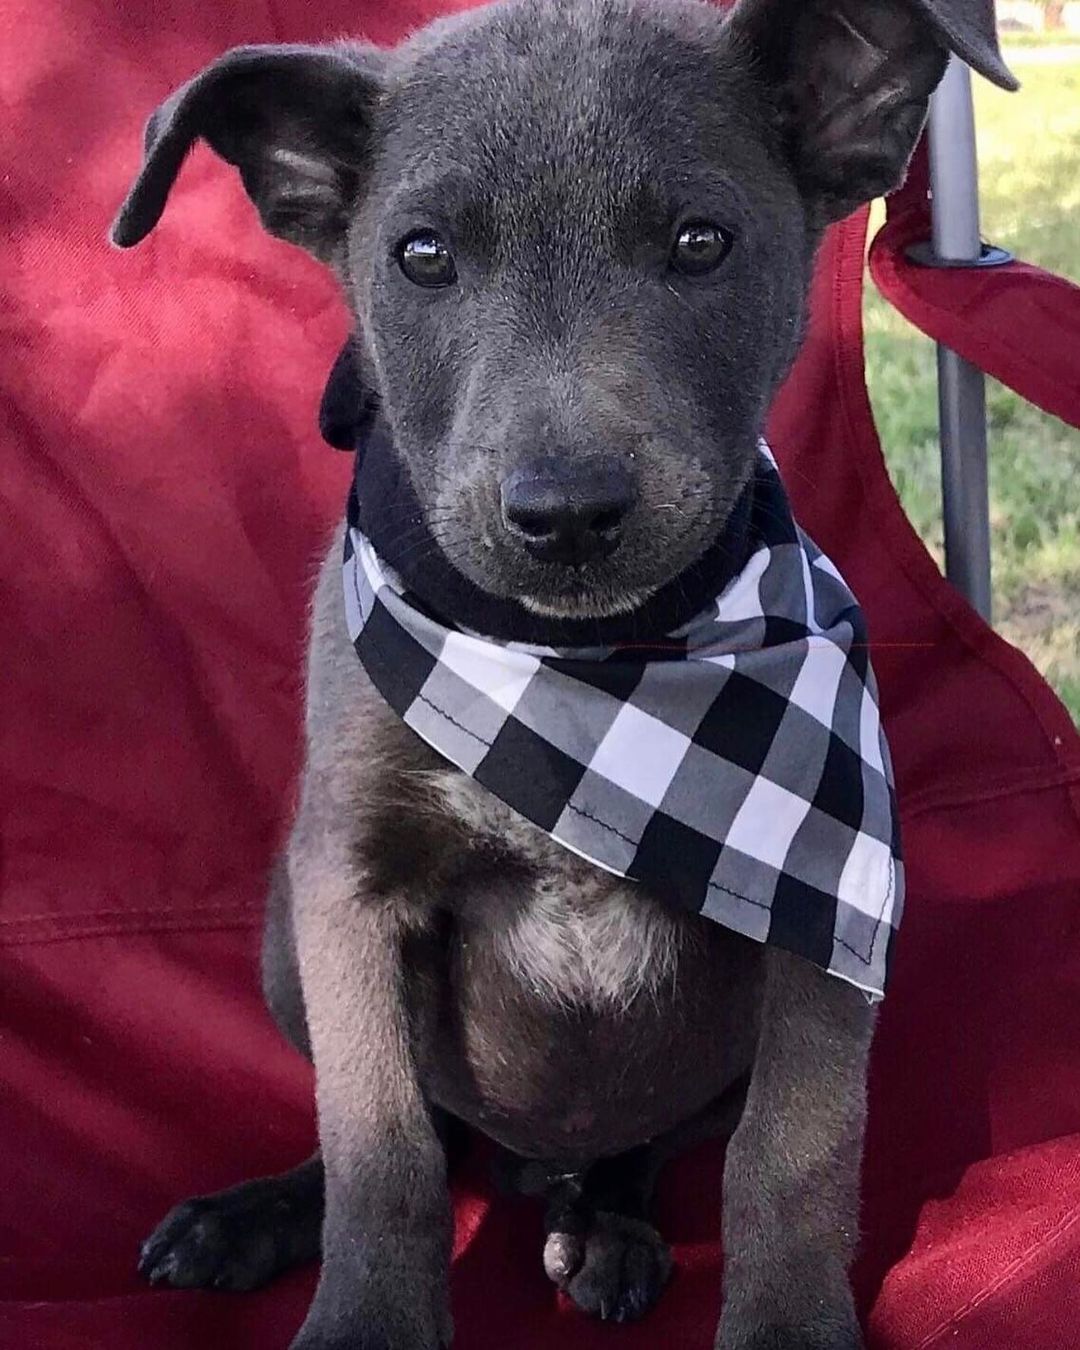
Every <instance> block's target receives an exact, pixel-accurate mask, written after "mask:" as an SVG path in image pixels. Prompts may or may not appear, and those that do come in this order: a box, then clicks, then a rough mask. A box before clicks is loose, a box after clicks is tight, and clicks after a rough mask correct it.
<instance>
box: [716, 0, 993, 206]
mask: <svg viewBox="0 0 1080 1350" xmlns="http://www.w3.org/2000/svg"><path fill="white" fill-rule="evenodd" d="M729 23H730V26H731V28H730V31H731V32H732V34H733V35H734V36H736V38H737V39H738V40H739V41H740V43H741V44H744V45H745V46H746V47H747V48H748V49H749V52H750V55H751V57H752V59H753V60H754V63H755V66H756V68H757V70H758V72H759V74H760V75H761V77H763V78H764V79H765V80H766V81H767V82H768V84H769V85H770V86H771V90H770V94H771V96H772V97H773V98H774V99H775V102H776V107H777V110H778V115H779V119H780V127H781V132H782V134H783V136H784V138H785V141H786V143H787V145H788V148H789V153H790V155H791V157H792V162H793V164H794V166H795V170H796V174H797V176H798V179H799V181H800V184H801V185H802V188H803V191H804V193H805V194H806V196H807V197H808V198H809V199H810V200H811V202H812V203H813V204H814V205H815V206H816V208H817V209H818V211H819V212H820V214H821V216H822V217H823V219H824V220H838V219H840V218H841V217H843V216H845V215H847V214H848V212H850V211H852V210H854V209H855V207H857V206H860V205H861V204H862V203H863V202H867V201H870V200H871V199H872V198H873V197H877V196H880V195H882V194H883V193H886V192H891V191H892V189H893V188H895V187H896V186H898V184H899V183H900V182H901V181H902V180H903V177H904V173H905V172H906V170H907V165H908V161H909V160H910V158H911V154H912V151H913V150H914V148H915V144H916V142H917V140H918V138H919V133H920V132H921V130H922V127H923V123H924V122H925V120H926V114H927V110H928V108H929V103H930V95H931V94H932V93H933V91H934V89H935V88H936V87H937V84H938V82H939V81H940V79H941V77H942V75H943V74H944V73H945V65H946V62H947V60H948V54H949V52H955V53H956V55H958V56H960V57H962V58H963V59H964V60H965V61H967V62H968V63H969V64H970V65H971V66H973V67H974V69H975V70H977V71H978V72H979V73H980V74H981V75H984V76H986V78H987V79H988V80H992V81H993V82H994V83H995V84H996V85H999V86H1000V87H1001V88H1002V89H1016V88H1017V87H1018V85H1017V81H1016V79H1015V78H1014V77H1013V75H1012V74H1011V72H1010V71H1009V69H1008V67H1007V66H1006V65H1005V62H1004V61H1003V59H1002V56H1001V51H1000V48H999V47H998V40H997V30H996V26H995V22H994V0H740V2H739V3H738V4H737V5H736V7H735V9H734V10H733V11H732V14H731V18H730V20H729Z"/></svg>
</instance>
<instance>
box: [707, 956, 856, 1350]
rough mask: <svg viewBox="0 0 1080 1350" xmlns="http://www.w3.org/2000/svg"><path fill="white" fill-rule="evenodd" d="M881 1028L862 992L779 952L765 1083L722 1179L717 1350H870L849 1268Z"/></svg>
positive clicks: (764, 1029) (750, 1100) (772, 962)
mask: <svg viewBox="0 0 1080 1350" xmlns="http://www.w3.org/2000/svg"><path fill="white" fill-rule="evenodd" d="M873 1027H874V1013H873V1010H872V1009H871V1007H870V1006H869V1005H868V1003H867V1001H866V999H865V997H864V996H863V995H862V994H861V993H860V992H859V991H858V990H857V989H854V988H852V987H851V986H850V985H847V984H844V983H842V982H841V981H840V980H838V979H836V978H835V976H831V975H825V974H823V973H822V972H821V971H819V970H817V969H816V968H815V967H813V966H811V965H809V964H807V963H805V962H801V961H799V960H797V959H796V958H795V957H792V956H788V955H787V954H786V953H784V952H780V951H776V950H770V951H769V953H768V978H767V982H766V989H765V996H764V1004H763V1009H762V1023H761V1032H760V1038H759V1043H758V1050H757V1056H756V1058H755V1062H754V1070H753V1076H752V1079H751V1084H750V1090H749V1094H748V1096H747V1101H746V1108H745V1111H744V1114H743V1117H742V1120H741V1121H740V1123H739V1126H738V1128H737V1129H736V1131H735V1133H734V1135H733V1136H732V1139H731V1143H730V1145H729V1147H728V1155H727V1162H726V1166H725V1171H724V1307H723V1312H722V1315H721V1318H720V1329H719V1331H718V1333H717V1340H716V1346H717V1350H861V1347H862V1344H863V1342H862V1337H861V1334H860V1332H859V1327H858V1323H857V1321H856V1318H855V1311H854V1306H853V1303H852V1297H851V1290H850V1286H849V1283H848V1267H849V1266H850V1264H851V1260H852V1257H853V1255H854V1249H855V1242H856V1237H857V1228H858V1208H859V1173H860V1166H861V1161H862V1139H863V1127H864V1122H865V1115H866V1104H865V1103H866V1060H867V1054H868V1051H869V1048H870V1041H871V1038H872V1035H873Z"/></svg>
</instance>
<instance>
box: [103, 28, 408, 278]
mask: <svg viewBox="0 0 1080 1350" xmlns="http://www.w3.org/2000/svg"><path fill="white" fill-rule="evenodd" d="M384 58H385V53H384V52H382V51H380V50H379V49H377V48H375V47H369V46H363V45H355V44H341V45H340V46H334V47H301V46H294V47H287V46H280V47H275V46H268V47H238V48H236V49H235V50H234V51H231V52H228V53H226V55H225V56H222V57H221V58H220V59H219V60H217V61H215V62H214V63H213V64H212V65H210V66H207V68H206V69H205V70H204V71H202V72H201V74H199V75H197V76H196V77H195V78H194V79H193V80H191V81H190V82H189V83H188V84H185V85H183V86H182V87H181V88H180V89H177V90H176V92H175V93H173V94H172V95H171V96H170V97H169V98H168V99H167V100H166V101H165V102H164V103H163V104H162V105H161V107H160V108H158V110H157V111H156V112H155V113H154V114H153V116H152V117H151V118H150V121H149V122H148V123H147V126H146V142H145V156H144V160H143V166H142V169H141V170H140V172H139V176H138V177H137V178H136V180H135V182H134V184H133V185H132V187H131V190H130V192H129V193H128V196H127V200H126V201H125V202H124V204H123V206H122V207H121V208H120V213H119V215H118V216H117V217H116V221H115V223H114V225H113V228H112V239H113V243H115V244H117V245H118V246H119V247H121V248H128V247H130V246H131V245H132V244H137V243H139V241H140V240H141V239H144V238H145V237H146V235H148V234H149V233H150V231H151V230H152V229H153V228H154V226H155V225H156V224H157V222H158V221H159V220H160V218H161V213H162V211H164V209H165V202H166V199H167V198H168V195H169V191H170V189H171V188H172V185H173V182H174V181H175V179H176V175H177V174H178V173H179V172H180V166H181V164H182V163H183V162H184V157H185V156H186V155H187V153H188V151H189V150H190V149H191V147H192V146H193V145H194V144H195V142H196V141H197V140H198V139H199V138H200V137H201V138H202V139H203V140H204V141H206V142H207V144H208V145H209V146H210V147H211V149H213V150H214V151H215V152H216V153H217V154H219V155H220V156H221V158H222V159H224V160H227V161H228V163H230V164H233V165H235V166H236V167H237V168H238V169H239V170H240V177H241V179H242V180H243V183H244V187H245V188H246V189H247V193H248V196H249V197H250V198H251V200H252V201H253V202H254V203H255V205H256V206H257V207H258V209H259V215H260V217H261V218H262V223H263V225H264V226H265V227H266V229H267V230H269V231H270V233H271V234H276V235H279V236H280V237H281V238H283V239H288V240H290V241H291V242H293V243H295V244H300V245H302V246H303V247H304V248H306V249H308V251H309V252H311V253H314V254H315V255H316V257H319V258H321V259H323V261H330V259H331V258H332V257H333V256H334V254H335V252H336V249H337V246H338V244H339V243H340V242H341V240H342V239H343V238H344V232H345V228H346V224H347V219H348V211H349V207H350V206H351V204H352V203H353V202H354V201H355V199H356V196H357V193H358V191H359V188H360V182H361V179H362V177H363V173H364V168H365V165H366V163H367V161H368V156H369V154H370V145H371V132H372V121H373V117H374V114H375V110H376V107H377V104H378V100H379V94H380V74H381V71H382V67H383V61H384Z"/></svg>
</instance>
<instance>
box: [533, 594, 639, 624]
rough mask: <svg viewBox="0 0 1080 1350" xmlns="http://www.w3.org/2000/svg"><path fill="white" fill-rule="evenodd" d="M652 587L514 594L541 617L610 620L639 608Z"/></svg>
mask: <svg viewBox="0 0 1080 1350" xmlns="http://www.w3.org/2000/svg"><path fill="white" fill-rule="evenodd" d="M655 593H656V588H655V587H652V588H649V589H647V590H640V591H626V592H622V593H612V592H611V591H599V590H598V591H595V592H592V591H581V592H579V593H578V594H576V595H566V596H536V595H519V596H517V597H515V598H516V599H517V601H518V603H519V604H520V605H521V606H522V608H523V609H527V610H528V611H529V613H530V614H536V615H538V616H539V617H540V618H543V619H613V618H615V617H617V616H618V615H620V614H632V613H633V612H634V610H635V609H640V608H641V606H642V605H643V604H644V603H645V601H646V600H648V599H649V598H650V596H652V595H655Z"/></svg>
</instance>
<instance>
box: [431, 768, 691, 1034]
mask: <svg viewBox="0 0 1080 1350" xmlns="http://www.w3.org/2000/svg"><path fill="white" fill-rule="evenodd" d="M426 777H427V787H428V790H429V792H430V794H431V801H432V803H433V804H437V806H438V809H440V810H441V811H442V812H444V813H445V816H446V818H447V820H448V822H453V823H454V825H455V826H456V827H457V828H458V830H463V831H464V832H465V834H466V837H467V839H468V840H469V841H470V842H471V843H472V845H473V846H475V847H477V848H479V849H481V850H482V849H483V848H485V847H491V848H493V849H495V850H497V852H498V854H499V855H501V856H503V857H505V858H506V859H507V860H508V862H509V864H510V866H509V869H508V872H507V879H506V880H505V881H502V882H496V883H495V884H494V885H489V884H485V883H484V882H480V883H473V884H471V885H470V883H469V882H467V881H466V883H465V884H464V885H463V887H462V889H461V891H460V892H459V894H458V895H457V897H456V908H457V911H458V915H459V920H460V923H461V926H462V940H463V942H464V943H470V942H471V943H481V944H483V945H484V947H485V948H486V954H487V956H488V957H489V959H490V958H492V957H493V958H495V959H496V960H498V961H499V962H501V963H502V964H503V965H504V966H505V967H506V968H507V970H508V971H509V973H511V975H512V976H513V977H514V978H515V979H516V980H518V981H519V982H520V984H521V985H522V986H523V987H524V989H526V990H528V991H530V992H531V993H533V994H534V995H536V996H538V997H540V998H541V999H543V1000H544V1001H548V1002H552V1003H560V1004H568V1003H569V1004H579V1005H585V1006H591V1007H594V1008H597V1009H598V1010H600V1009H619V1008H623V1007H626V1006H627V1005H628V1004H629V1003H630V1002H632V1001H633V1000H634V999H635V998H636V997H637V995H638V994H640V993H642V992H643V991H646V990H648V991H653V992H655V991H656V990H657V989H659V988H660V987H662V986H663V985H664V984H666V983H669V982H671V981H672V979H673V977H674V971H675V966H676V963H677V959H678V954H679V949H680V947H681V946H682V944H683V942H684V940H685V939H686V936H687V925H686V921H685V920H682V919H680V918H679V917H678V916H675V915H672V914H669V913H668V912H667V911H665V910H664V909H663V908H662V906H660V905H659V904H658V903H657V902H656V901H655V900H652V899H651V898H649V897H648V896H647V895H646V894H644V893H643V892H642V891H641V890H640V888H638V887H636V886H635V885H634V884H633V883H630V882H625V881H622V880H621V879H620V878H618V877H614V876H612V875H611V874H610V873H608V872H605V871H604V870H603V869H602V868H600V867H597V866H596V865H595V864H593V863H590V862H587V861H585V860H584V859H582V858H579V857H578V856H577V855H576V854H573V853H571V852H570V851H569V850H568V849H565V848H563V847H562V846H561V845H559V844H556V843H555V842H554V841H553V840H552V839H551V838H550V837H549V836H548V835H547V834H545V833H544V832H543V831H542V830H541V829H539V828H538V827H537V826H535V825H533V824H532V823H531V822H529V821H526V820H523V819H522V818H521V817H520V816H518V815H517V814H516V813H515V812H514V811H512V810H511V809H510V808H509V807H508V806H506V805H505V804H504V803H503V802H501V801H500V800H499V799H498V798H496V797H494V796H493V795H492V794H491V793H490V792H488V790H487V789H486V788H484V787H482V786H480V784H478V783H476V782H474V781H473V780H472V779H471V778H469V777H467V776H466V775H465V774H462V773H460V772H458V771H457V770H454V769H447V770H436V771H432V772H431V773H430V774H428V775H426Z"/></svg>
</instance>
